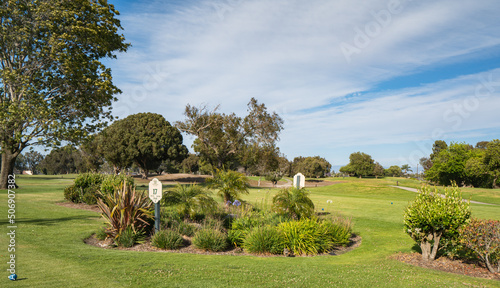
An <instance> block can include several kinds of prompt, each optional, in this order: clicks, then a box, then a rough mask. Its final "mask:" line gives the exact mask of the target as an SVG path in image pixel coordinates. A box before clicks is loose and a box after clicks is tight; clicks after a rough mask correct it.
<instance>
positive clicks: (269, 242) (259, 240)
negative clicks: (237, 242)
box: [243, 226, 285, 254]
mask: <svg viewBox="0 0 500 288" xmlns="http://www.w3.org/2000/svg"><path fill="white" fill-rule="evenodd" d="M284 248H285V245H284V241H283V234H282V233H280V231H278V228H277V227H272V226H263V227H256V228H254V229H252V230H251V231H250V232H249V233H248V235H246V237H245V239H244V241H243V249H244V250H245V251H247V252H250V253H257V254H282V253H283V249H284Z"/></svg>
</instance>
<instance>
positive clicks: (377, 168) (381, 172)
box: [373, 162, 385, 178]
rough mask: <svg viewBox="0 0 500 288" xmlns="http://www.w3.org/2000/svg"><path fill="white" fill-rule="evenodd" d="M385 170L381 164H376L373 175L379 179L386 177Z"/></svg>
mask: <svg viewBox="0 0 500 288" xmlns="http://www.w3.org/2000/svg"><path fill="white" fill-rule="evenodd" d="M384 173H385V169H384V167H383V166H382V165H380V163H378V162H375V167H374V168H373V174H374V175H375V178H378V177H379V176H384Z"/></svg>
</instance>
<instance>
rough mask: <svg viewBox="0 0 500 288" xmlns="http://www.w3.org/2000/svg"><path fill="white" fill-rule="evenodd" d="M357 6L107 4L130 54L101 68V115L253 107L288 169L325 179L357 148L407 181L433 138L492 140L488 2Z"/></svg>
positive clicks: (497, 61) (495, 44)
mask: <svg viewBox="0 0 500 288" xmlns="http://www.w3.org/2000/svg"><path fill="white" fill-rule="evenodd" d="M366 2H368V1H357V0H338V1H337V0H310V1H296V0H272V1H271V0H267V1H264V0H220V1H214V0H212V1H209V0H207V1H195V0H189V1H150V0H147V1H146V0H136V1H123V0H121V1H118V0H111V1H110V3H112V4H114V5H115V7H116V8H117V9H118V11H120V13H121V15H120V16H119V19H120V20H121V22H122V26H123V28H124V30H123V31H122V33H123V34H124V35H125V38H126V39H127V41H128V42H130V43H131V44H132V47H131V48H130V49H129V51H128V52H127V53H122V54H119V55H118V59H116V60H111V61H106V64H107V65H108V66H109V67H111V68H112V71H113V77H114V82H115V84H116V85H117V86H118V87H119V88H120V89H121V90H122V91H123V94H121V95H119V96H118V98H119V101H117V102H116V103H115V104H114V114H115V115H116V116H119V117H121V118H123V117H126V116H128V115H130V114H134V113H139V112H154V113H160V114H162V115H163V116H164V117H165V118H166V119H167V120H168V121H170V122H175V121H178V120H183V119H184V116H183V114H182V113H183V111H184V107H185V106H186V104H191V105H195V106H198V105H202V104H208V105H209V106H212V107H214V106H216V105H219V104H220V111H221V112H224V113H230V112H235V113H236V114H238V115H240V116H244V115H245V113H246V104H247V103H248V101H249V100H250V98H252V97H255V98H256V99H258V100H259V102H262V103H265V104H266V106H267V107H268V109H269V110H271V111H276V112H277V113H278V114H280V115H281V117H283V119H284V120H285V129H284V131H283V132H282V134H281V140H280V142H279V147H280V148H281V151H282V152H283V153H284V154H285V155H286V156H287V157H288V159H290V160H291V159H293V158H294V157H296V156H315V155H319V156H322V157H325V158H326V159H327V160H328V161H330V162H331V163H332V164H333V165H334V167H337V169H338V166H341V165H344V164H347V163H348V162H349V155H350V154H351V153H353V152H357V151H361V152H365V153H368V154H370V155H372V157H373V158H374V159H375V161H378V162H380V163H381V164H382V165H384V166H385V167H388V166H390V165H402V164H407V163H408V164H410V166H412V167H413V168H414V170H416V169H415V168H416V165H417V163H418V159H419V158H420V157H424V156H428V155H429V154H430V153H431V149H432V143H434V141H435V140H445V141H447V142H452V141H453V142H467V143H471V144H475V143H477V142H478V141H483V140H492V139H497V138H500V135H499V134H500V133H499V132H500V129H499V128H500V117H499V116H498V115H499V113H498V108H499V107H500V21H499V20H498V15H500V3H499V2H498V1H488V0H484V1H467V0H464V1H460V2H457V1H416V0H413V1H411V0H404V1H403V0H401V1H396V0H390V1H388V0H383V1H378V0H376V1H369V3H366ZM458 3H459V4H458ZM192 140H193V139H192V137H187V136H186V137H185V143H186V145H187V146H190V145H191V142H192Z"/></svg>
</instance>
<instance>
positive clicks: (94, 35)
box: [0, 0, 129, 189]
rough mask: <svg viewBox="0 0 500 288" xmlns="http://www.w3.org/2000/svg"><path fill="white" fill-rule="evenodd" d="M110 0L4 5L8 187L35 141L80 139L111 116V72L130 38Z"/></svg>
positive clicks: (1, 117) (0, 111) (0, 90)
mask: <svg viewBox="0 0 500 288" xmlns="http://www.w3.org/2000/svg"><path fill="white" fill-rule="evenodd" d="M117 14H118V11H116V10H115V9H114V7H113V5H111V4H108V3H107V1H106V0H99V1H95V0H74V1H67V0H38V1H31V0H17V1H13V0H6V1H2V2H1V3H0V69H1V70H0V127H1V128H0V146H1V151H2V170H1V175H0V189H2V188H7V179H8V175H9V174H10V173H12V172H13V167H14V163H15V160H16V158H17V157H18V155H19V154H20V153H21V152H22V151H23V149H25V148H26V147H28V146H31V145H58V144H59V141H61V140H71V141H76V140H78V139H80V138H81V137H84V136H85V135H86V134H88V133H91V132H93V131H95V130H97V129H99V128H100V127H101V126H102V120H104V119H110V118H111V114H110V111H109V110H107V109H106V108H107V107H110V106H111V104H112V101H113V100H115V97H114V96H113V95H114V94H116V93H119V92H120V90H119V89H118V88H117V87H115V86H114V85H113V83H112V77H111V70H110V69H108V68H106V67H105V66H104V65H103V64H102V63H101V62H100V60H101V59H102V58H106V57H107V58H115V57H116V56H115V54H114V53H115V52H118V51H126V49H127V47H128V46H129V44H126V43H124V40H125V39H124V37H123V36H122V35H120V34H118V33H117V31H118V30H119V29H121V26H120V21H119V20H118V19H116V18H115V16H116V15H117Z"/></svg>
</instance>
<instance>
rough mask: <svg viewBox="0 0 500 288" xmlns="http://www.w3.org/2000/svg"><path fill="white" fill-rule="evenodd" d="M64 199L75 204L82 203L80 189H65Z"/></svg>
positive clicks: (73, 187)
mask: <svg viewBox="0 0 500 288" xmlns="http://www.w3.org/2000/svg"><path fill="white" fill-rule="evenodd" d="M64 199H66V200H68V201H71V202H73V203H80V202H81V199H80V189H78V188H77V187H76V186H75V185H71V186H68V187H66V188H64Z"/></svg>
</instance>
